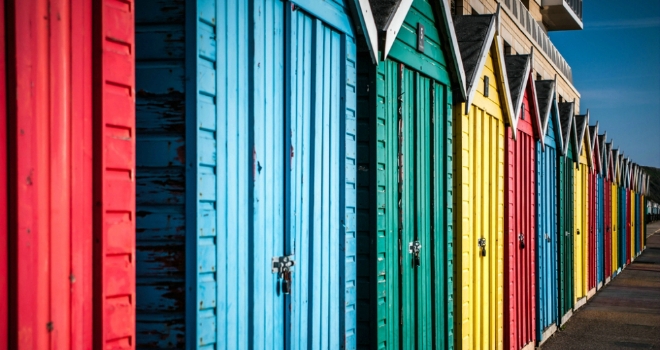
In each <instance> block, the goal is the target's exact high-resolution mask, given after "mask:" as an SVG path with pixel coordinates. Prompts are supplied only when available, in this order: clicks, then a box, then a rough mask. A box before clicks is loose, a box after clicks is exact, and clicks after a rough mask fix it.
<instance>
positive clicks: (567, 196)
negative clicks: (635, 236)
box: [557, 146, 575, 318]
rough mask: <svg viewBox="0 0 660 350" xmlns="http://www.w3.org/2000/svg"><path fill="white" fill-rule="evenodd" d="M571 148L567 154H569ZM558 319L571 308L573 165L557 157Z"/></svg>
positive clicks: (568, 160)
mask: <svg viewBox="0 0 660 350" xmlns="http://www.w3.org/2000/svg"><path fill="white" fill-rule="evenodd" d="M571 147H572V146H569V148H568V153H569V154H571V152H572V149H571ZM558 162H559V167H558V168H559V178H560V186H559V213H558V214H559V230H558V232H557V234H558V237H559V315H558V316H559V317H560V318H561V317H562V316H564V315H565V314H566V313H567V312H568V311H570V310H571V309H572V308H573V292H574V291H573V269H574V266H573V235H574V226H573V222H574V216H573V212H574V210H575V208H574V205H573V202H574V194H575V193H574V191H573V187H574V184H575V182H574V180H573V178H574V163H573V159H571V158H570V157H569V158H564V157H559V158H558Z"/></svg>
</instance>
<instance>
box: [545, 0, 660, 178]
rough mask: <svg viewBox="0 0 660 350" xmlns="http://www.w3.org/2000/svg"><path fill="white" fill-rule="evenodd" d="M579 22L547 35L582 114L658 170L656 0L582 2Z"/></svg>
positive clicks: (659, 2) (659, 3) (659, 1)
mask: <svg viewBox="0 0 660 350" xmlns="http://www.w3.org/2000/svg"><path fill="white" fill-rule="evenodd" d="M583 24H584V29H583V30H581V31H564V32H551V33H550V39H551V40H552V42H553V43H554V44H555V46H556V47H557V49H558V50H559V52H561V54H562V55H563V56H564V58H565V59H566V61H567V62H568V64H569V65H570V66H571V68H572V69H573V84H574V85H575V87H576V88H577V89H578V91H579V92H580V94H581V96H582V99H581V103H580V112H581V113H584V112H586V110H587V108H588V109H589V111H590V115H591V119H590V124H591V125H595V124H596V121H598V122H599V133H601V134H602V132H603V130H605V131H607V139H608V140H614V147H615V148H617V147H618V148H619V149H621V150H623V152H624V154H625V155H626V156H628V157H630V159H631V160H633V162H635V163H638V164H640V165H650V166H654V167H657V168H660V0H633V1H625V0H623V1H622V0H585V1H584V4H583Z"/></svg>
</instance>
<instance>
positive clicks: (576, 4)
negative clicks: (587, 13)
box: [564, 0, 582, 21]
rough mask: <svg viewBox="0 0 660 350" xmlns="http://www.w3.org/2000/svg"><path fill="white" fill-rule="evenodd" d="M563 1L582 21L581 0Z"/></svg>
mask: <svg viewBox="0 0 660 350" xmlns="http://www.w3.org/2000/svg"><path fill="white" fill-rule="evenodd" d="M564 2H566V3H567V4H568V6H569V7H570V8H572V9H573V12H575V14H576V15H577V16H578V18H579V19H580V21H582V0H564Z"/></svg>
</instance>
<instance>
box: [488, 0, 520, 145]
mask: <svg viewBox="0 0 660 350" xmlns="http://www.w3.org/2000/svg"><path fill="white" fill-rule="evenodd" d="M498 9H499V5H498ZM497 14H498V16H499V11H498V12H497ZM498 18H499V17H498ZM494 41H495V58H496V60H497V66H498V67H497V68H498V69H499V73H500V97H502V95H504V101H502V102H504V107H505V109H504V111H505V112H506V114H508V115H506V116H505V117H508V118H507V120H508V122H509V125H511V130H512V131H513V132H512V134H513V139H514V140H515V139H516V132H517V130H518V118H517V117H516V116H515V115H514V112H513V103H512V102H511V90H510V89H509V78H508V77H507V74H506V67H505V66H504V44H503V43H502V38H501V37H500V35H499V34H495V38H494Z"/></svg>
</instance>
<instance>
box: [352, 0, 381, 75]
mask: <svg viewBox="0 0 660 350" xmlns="http://www.w3.org/2000/svg"><path fill="white" fill-rule="evenodd" d="M351 3H352V5H353V6H351V7H352V8H353V13H354V17H356V19H357V21H359V23H358V24H359V26H360V28H361V29H362V35H364V38H365V41H366V43H367V48H368V49H369V53H370V56H371V61H372V63H373V64H378V27H377V26H376V20H375V19H374V13H373V11H372V10H371V5H370V4H369V0H353V1H352V2H351Z"/></svg>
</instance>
